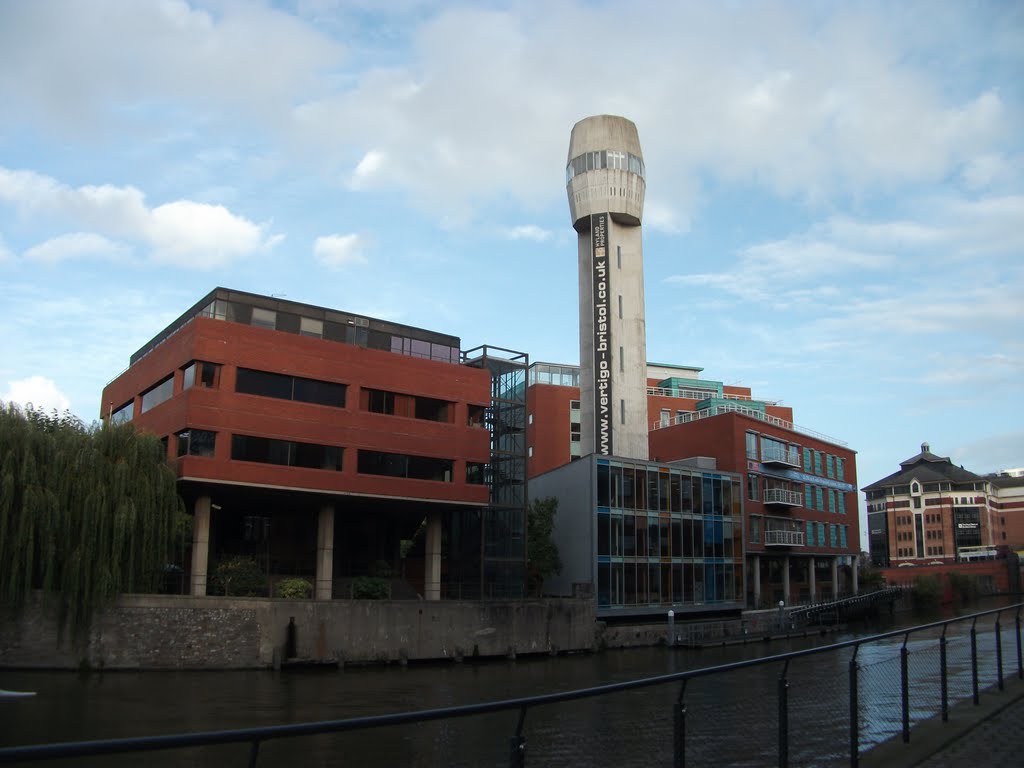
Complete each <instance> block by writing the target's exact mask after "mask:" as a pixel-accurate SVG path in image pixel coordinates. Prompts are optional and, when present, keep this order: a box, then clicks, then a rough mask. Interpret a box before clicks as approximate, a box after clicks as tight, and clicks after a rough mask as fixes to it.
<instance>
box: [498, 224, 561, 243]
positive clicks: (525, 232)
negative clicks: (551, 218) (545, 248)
mask: <svg viewBox="0 0 1024 768" xmlns="http://www.w3.org/2000/svg"><path fill="white" fill-rule="evenodd" d="M505 237H506V238H507V239H509V240H533V241H534V242H537V243H543V242H544V241H545V240H550V239H551V233H550V232H548V231H547V230H546V229H542V228H541V227H538V226H536V225H535V224H523V225H521V226H518V227H511V228H509V229H506V230H505Z"/></svg>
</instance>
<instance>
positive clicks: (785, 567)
mask: <svg viewBox="0 0 1024 768" xmlns="http://www.w3.org/2000/svg"><path fill="white" fill-rule="evenodd" d="M782 599H783V600H785V601H786V605H789V555H786V556H785V557H784V558H782Z"/></svg>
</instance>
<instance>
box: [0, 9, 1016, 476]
mask: <svg viewBox="0 0 1024 768" xmlns="http://www.w3.org/2000/svg"><path fill="white" fill-rule="evenodd" d="M382 8H383V9H382ZM1022 107H1024V6H1022V5H1021V4H1020V3H1013V2H991V3H985V2H981V3H960V2H949V3H943V2H934V1H929V2H919V3H915V2H905V3H887V2H878V3H872V2H862V3H829V2H790V3H771V2H768V3H760V2H749V3H748V2H723V3H703V2H701V3H697V2H693V3H665V2H644V1H643V0H640V1H639V2H634V3H631V4H630V5H629V9H628V10H626V6H625V5H624V4H619V3H610V2H608V3H586V2H573V1H572V0H569V1H567V2H554V3H552V2H517V3H472V4H454V3H433V2H416V1H415V0H405V1H398V2H390V3H377V2H370V0H362V1H360V0H357V1H356V2H331V1H330V0H308V1H301V0H298V1H296V2H291V3H287V2H284V3H276V4H264V3H260V2H252V1H247V2H228V1H224V2H221V1H219V0H217V1H213V2H205V3H201V2H183V1H181V0H166V1H165V2H134V1H132V0H125V1H123V2H113V1H105V0H88V1H83V2H74V1H72V0H67V1H66V2H50V1H48V0H34V1H33V2H19V1H17V0H0V117H2V119H0V275H2V285H3V292H2V296H3V298H2V302H3V307H4V311H3V312H2V313H0V350H2V352H3V355H2V356H0V399H2V400H4V401H15V402H21V403H25V402H32V403H34V404H35V405H37V406H42V407H44V408H47V409H49V408H53V407H56V408H58V409H63V408H70V409H71V410H72V411H73V412H74V413H76V414H77V415H79V416H80V417H81V418H83V419H84V420H86V421H92V420H93V419H95V418H96V417H97V416H98V415H99V412H100V392H101V390H102V388H103V386H104V385H105V384H106V382H107V381H109V380H110V379H112V378H114V377H115V376H116V375H117V374H118V373H119V372H120V371H122V370H123V369H124V368H125V367H126V366H127V364H128V357H129V355H130V354H131V353H132V352H133V351H134V350H136V349H137V348H138V347H140V346H141V345H142V344H143V343H144V342H146V341H147V340H148V339H149V338H151V337H152V336H153V335H154V334H155V333H156V332H158V331H159V330H160V329H162V328H163V327H164V326H165V325H166V324H167V323H168V322H169V321H171V320H172V319H173V318H175V317H177V316H178V315H179V314H180V313H181V312H182V311H184V310H185V309H186V308H188V307H189V306H190V305H191V304H192V303H193V302H195V301H196V300H197V299H198V298H199V297H201V296H202V295H204V294H205V293H206V292H208V291H209V290H210V289H211V288H213V287H215V286H218V285H222V286H226V287H231V288H238V289H242V290H248V291H253V292H257V293H264V294H279V295H284V296H287V297H288V298H290V299H293V300H296V301H302V302H307V303H311V304H319V305H324V306H329V307H336V308H339V309H344V310H348V311H354V312H360V313H364V314H368V315H372V316H375V317H381V318H388V319H393V320H396V321H399V322H403V323H409V324H412V325H418V326H422V327H427V328H431V329H435V330H439V331H443V332H447V333H452V334H456V335H458V336H460V337H461V338H462V340H463V347H464V348H469V347H471V346H476V345H478V344H481V343H488V344H495V345H498V346H503V347H509V348H512V349H518V350H524V351H527V352H528V353H529V354H530V356H531V359H532V360H544V361H556V362H563V361H564V362H576V361H577V360H578V329H577V314H576V308H575V307H576V266H575V245H574V237H575V236H574V233H573V231H572V229H571V227H570V222H569V213H568V206H567V203H566V197H565V176H564V167H565V162H566V153H567V149H568V141H569V132H570V130H571V128H572V125H573V124H574V123H575V122H576V121H577V120H579V119H581V118H583V117H586V116H588V115H593V114H601V113H612V114H621V115H625V116H627V117H629V118H630V119H632V120H633V121H634V122H635V123H636V124H637V126H638V129H639V132H640V140H641V144H642V146H643V151H644V158H645V161H646V166H647V203H646V209H645V218H644V238H645V240H644V251H645V269H646V292H647V344H648V358H649V359H650V360H653V361H658V362H673V363H683V364H691V365H700V366H703V367H704V368H705V372H704V375H705V376H706V377H707V378H711V379H718V380H724V381H726V382H727V383H735V384H741V385H745V386H749V387H751V388H753V390H754V392H755V394H756V395H760V396H763V397H766V398H775V399H780V400H782V401H783V402H784V403H785V404H787V405H790V406H792V407H793V409H794V412H795V421H796V422H797V423H798V424H800V425H802V426H806V427H809V428H812V429H815V430H817V431H819V432H823V433H825V434H828V435H832V436H834V437H836V438H839V439H841V440H844V441H846V442H848V443H849V444H850V445H851V446H852V447H853V448H854V449H856V450H857V451H858V452H859V456H858V480H859V484H860V485H861V486H863V485H866V484H868V483H869V482H872V481H874V480H877V479H880V478H881V477H883V476H885V475H887V474H889V473H890V472H892V471H894V470H895V469H897V465H898V462H899V461H901V460H903V459H905V458H908V457H910V456H912V455H913V454H915V453H916V452H917V450H918V449H919V445H920V443H921V442H922V441H928V442H930V444H931V447H932V450H933V451H934V452H936V453H939V454H941V455H944V456H946V455H948V456H951V457H952V458H953V459H954V460H955V461H957V462H958V463H963V464H964V465H965V466H966V467H967V468H969V469H972V470H974V471H978V472H986V471H993V470H997V469H1000V468H1005V467H1016V466H1021V465H1024V409H1022V408H1021V407H1020V401H1021V395H1022V394H1024V387H1022V385H1021V381H1022V379H1024V341H1022V339H1024V333H1022V331H1024V290H1022V289H1024V258H1022V257H1024V152H1022V150H1024V138H1022V137H1024V130H1022V129H1024V120H1022Z"/></svg>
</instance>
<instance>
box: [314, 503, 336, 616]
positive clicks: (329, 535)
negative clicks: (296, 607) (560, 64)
mask: <svg viewBox="0 0 1024 768" xmlns="http://www.w3.org/2000/svg"><path fill="white" fill-rule="evenodd" d="M314 595H315V597H316V599H317V600H330V599H331V598H332V597H334V505H333V504H324V505H323V506H321V507H320V513H319V518H318V520H317V528H316V592H315V593H314Z"/></svg>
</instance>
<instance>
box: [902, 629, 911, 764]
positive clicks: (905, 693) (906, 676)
mask: <svg viewBox="0 0 1024 768" xmlns="http://www.w3.org/2000/svg"><path fill="white" fill-rule="evenodd" d="M908 640H910V633H909V632H908V633H907V634H906V635H905V636H904V637H903V647H902V648H901V649H900V702H901V704H902V707H901V709H902V710H903V743H904V744H906V743H907V742H908V741H910V672H909V669H908V666H909V657H910V651H908V650H907V641H908Z"/></svg>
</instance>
